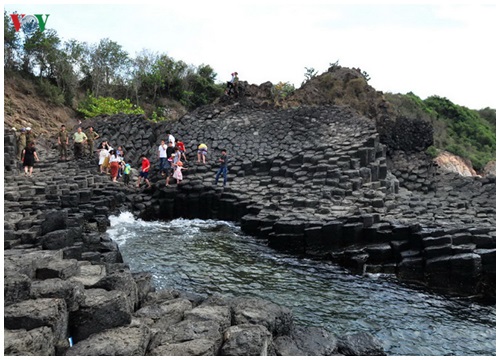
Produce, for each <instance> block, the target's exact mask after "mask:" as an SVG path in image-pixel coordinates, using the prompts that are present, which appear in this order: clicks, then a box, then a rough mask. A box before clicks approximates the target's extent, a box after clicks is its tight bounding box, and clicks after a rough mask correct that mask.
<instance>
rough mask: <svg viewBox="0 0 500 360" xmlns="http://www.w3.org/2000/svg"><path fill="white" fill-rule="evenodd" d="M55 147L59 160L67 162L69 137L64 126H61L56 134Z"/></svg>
mask: <svg viewBox="0 0 500 360" xmlns="http://www.w3.org/2000/svg"><path fill="white" fill-rule="evenodd" d="M57 145H58V147H59V157H60V159H61V160H68V145H69V136H68V132H67V131H66V126H64V125H61V130H59V132H58V133H57Z"/></svg>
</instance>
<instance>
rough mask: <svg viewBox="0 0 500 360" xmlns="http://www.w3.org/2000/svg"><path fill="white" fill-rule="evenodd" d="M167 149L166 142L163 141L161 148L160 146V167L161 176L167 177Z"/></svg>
mask: <svg viewBox="0 0 500 360" xmlns="http://www.w3.org/2000/svg"><path fill="white" fill-rule="evenodd" d="M167 148H168V146H167V145H166V144H165V140H162V141H161V144H160V146H158V159H159V160H160V163H159V167H160V171H161V176H164V175H165V170H166V168H167Z"/></svg>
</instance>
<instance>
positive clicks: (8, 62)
mask: <svg viewBox="0 0 500 360" xmlns="http://www.w3.org/2000/svg"><path fill="white" fill-rule="evenodd" d="M3 33H4V46H3V49H4V54H3V64H4V67H5V68H6V69H10V70H13V69H16V67H17V64H16V55H17V52H18V51H19V49H20V48H21V40H20V39H19V33H18V32H17V31H16V29H14V26H13V25H12V21H11V19H10V16H8V15H7V12H6V11H4V12H3Z"/></svg>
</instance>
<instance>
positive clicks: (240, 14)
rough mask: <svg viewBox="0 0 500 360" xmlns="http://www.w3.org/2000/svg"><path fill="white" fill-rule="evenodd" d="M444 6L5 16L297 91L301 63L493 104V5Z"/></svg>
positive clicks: (187, 7) (132, 7)
mask: <svg viewBox="0 0 500 360" xmlns="http://www.w3.org/2000/svg"><path fill="white" fill-rule="evenodd" d="M462 4H464V5H454V4H449V3H437V5H426V4H412V5H409V4H404V3H401V2H393V3H392V4H391V3H389V4H386V5H381V4H376V3H373V2H364V3H357V4H354V5H346V4H345V2H344V4H342V3H338V2H334V1H314V0H311V1H293V0H292V1H287V2H285V1H281V0H274V1H272V0H269V1H260V0H256V1H251V2H250V1H232V2H229V1H190V0H184V1H182V2H180V1H175V2H165V3H164V4H163V3H162V4H159V5H152V4H149V3H148V2H147V1H144V2H142V3H140V4H138V3H133V2H129V3H127V4H124V3H115V4H111V3H110V4H106V5H103V4H98V3H97V2H96V3H94V4H91V3H82V4H78V5H70V4H64V2H60V4H55V3H52V4H49V3H48V2H44V4H37V5H5V10H6V11H7V12H8V13H11V12H13V11H17V12H18V13H25V14H40V13H42V14H50V16H49V19H48V21H47V28H52V29H54V30H56V31H57V33H58V35H59V36H60V37H61V38H62V39H63V40H69V39H72V38H74V39H77V40H79V41H86V42H89V43H97V42H98V41H99V40H100V39H102V38H106V37H108V38H110V39H111V40H113V41H116V42H117V43H119V44H120V45H122V46H123V48H124V49H125V50H126V51H127V52H128V53H129V54H130V55H131V56H132V57H133V56H135V55H136V53H137V52H139V51H141V50H142V49H148V50H152V51H157V52H160V53H166V54H168V55H169V56H171V57H173V58H175V59H176V60H183V61H185V62H186V63H188V64H194V65H200V64H202V63H205V64H209V65H211V66H212V67H213V68H214V69H215V71H216V72H217V73H218V80H220V81H226V80H229V78H230V74H231V72H233V71H238V73H239V75H240V79H242V80H247V81H248V82H250V83H255V84H261V83H263V82H265V81H268V80H269V81H271V82H273V83H277V82H279V81H289V82H291V83H294V84H295V85H296V86H297V87H298V86H300V83H301V82H302V80H303V79H304V72H305V69H304V68H305V67H313V68H315V69H316V70H318V71H319V72H320V73H321V72H324V71H326V70H327V68H328V67H329V64H330V63H334V62H336V61H338V62H339V64H340V65H342V66H347V67H359V68H361V69H362V70H364V71H366V72H367V73H368V74H369V75H370V77H371V80H370V85H372V86H373V87H374V88H375V89H377V90H380V91H383V92H394V93H406V92H409V91H412V92H414V93H415V94H416V95H418V96H420V97H422V98H426V97H428V96H431V95H439V96H443V97H446V98H448V99H450V100H451V101H453V102H455V103H457V104H460V105H464V106H467V107H470V108H475V109H479V108H483V107H487V106H490V107H495V108H496V102H497V98H498V96H496V94H497V93H498V91H497V86H496V84H498V75H497V73H498V71H496V70H495V69H496V67H497V65H498V64H499V61H498V60H499V59H498V56H497V49H496V47H497V46H498V45H497V44H498V40H497V39H495V40H496V41H494V35H493V33H494V32H498V29H497V28H498V25H497V24H498V23H499V21H498V20H499V19H498V8H497V7H496V6H495V5H472V3H471V4H466V3H462Z"/></svg>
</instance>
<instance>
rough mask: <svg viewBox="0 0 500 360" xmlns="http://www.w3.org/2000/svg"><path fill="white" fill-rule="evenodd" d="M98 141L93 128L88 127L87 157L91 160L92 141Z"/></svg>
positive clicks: (92, 155) (97, 135)
mask: <svg viewBox="0 0 500 360" xmlns="http://www.w3.org/2000/svg"><path fill="white" fill-rule="evenodd" d="M97 139H99V134H98V133H96V132H95V131H94V128H93V127H92V126H91V127H89V135H88V141H87V143H88V144H89V157H90V158H91V159H92V158H93V157H94V140H97Z"/></svg>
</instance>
